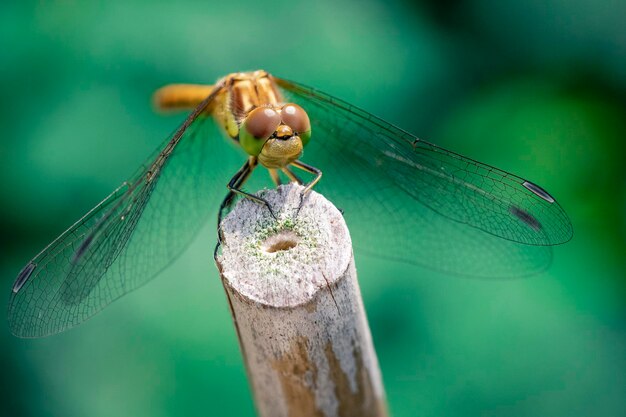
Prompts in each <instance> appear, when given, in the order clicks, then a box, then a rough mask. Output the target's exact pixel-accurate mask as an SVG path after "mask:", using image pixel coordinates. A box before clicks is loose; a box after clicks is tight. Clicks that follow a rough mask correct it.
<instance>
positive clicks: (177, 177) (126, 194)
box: [8, 70, 572, 337]
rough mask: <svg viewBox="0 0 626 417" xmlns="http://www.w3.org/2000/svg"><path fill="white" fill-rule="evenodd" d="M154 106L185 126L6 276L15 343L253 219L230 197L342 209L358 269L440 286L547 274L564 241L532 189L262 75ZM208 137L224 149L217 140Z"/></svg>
mask: <svg viewBox="0 0 626 417" xmlns="http://www.w3.org/2000/svg"><path fill="white" fill-rule="evenodd" d="M155 103H156V106H157V108H159V109H161V110H180V111H190V113H189V115H188V116H187V117H186V119H185V120H184V122H183V123H182V125H180V127H178V128H177V129H176V130H175V131H174V132H173V133H172V134H171V135H169V136H168V137H167V138H166V140H165V141H164V143H163V144H162V145H161V146H160V147H159V148H158V149H157V151H155V152H154V153H153V154H152V155H150V157H149V158H148V159H147V161H146V163H144V164H143V165H142V166H141V167H140V168H139V169H138V170H137V171H136V172H135V174H134V175H133V176H131V177H130V179H128V180H127V181H125V182H123V183H122V184H121V185H120V186H119V187H118V188H117V189H115V190H114V191H113V192H112V193H111V194H110V195H109V196H108V197H106V198H105V199H104V200H103V201H102V202H100V203H99V204H98V205H97V206H96V207H94V208H93V209H92V210H90V211H89V212H88V213H87V214H85V215H84V217H82V218H81V219H80V220H78V221H77V222H76V223H74V224H73V225H72V226H71V227H70V228H69V229H67V230H66V231H65V232H64V233H63V234H61V235H60V236H59V237H58V238H57V239H56V240H54V241H53V242H52V243H50V244H49V245H48V246H47V247H46V248H45V249H43V250H42V251H41V252H40V253H39V254H37V255H36V256H35V257H34V258H33V259H32V260H31V261H30V262H29V263H28V264H26V266H25V267H24V268H23V269H22V270H21V271H20V272H19V274H18V276H17V278H16V280H15V283H14V284H13V287H12V290H11V298H10V301H9V310H8V322H9V327H10V329H11V331H12V333H14V334H15V335H17V336H20V337H42V336H47V335H51V334H55V333H58V332H61V331H64V330H66V329H69V328H71V327H74V326H76V325H78V324H79V323H81V322H83V321H85V320H86V319H88V318H90V317H91V316H93V315H94V314H96V313H97V312H99V311H100V310H102V309H103V308H104V307H106V306H107V305H109V304H110V303H111V302H113V301H114V300H116V299H118V298H119V297H121V296H123V295H124V294H127V293H128V292H130V291H132V290H134V289H136V288H138V287H140V286H141V285H143V284H145V283H146V282H148V281H149V280H150V279H152V278H154V277H155V276H156V275H158V274H159V273H160V272H161V271H162V270H163V269H165V268H166V267H167V266H168V265H169V264H170V263H171V262H172V261H173V260H174V259H176V258H177V257H178V256H179V255H180V254H181V253H182V252H183V251H184V250H185V248H186V247H187V246H188V245H189V244H190V242H191V241H192V240H193V238H194V237H195V236H196V235H197V233H198V231H199V230H201V229H202V226H203V225H204V224H205V223H206V222H207V221H208V219H209V218H210V217H212V216H216V215H217V218H218V229H219V220H220V219H221V218H222V217H223V216H224V215H225V214H226V213H227V212H228V210H230V208H231V207H232V205H233V202H234V201H235V200H236V199H237V197H238V196H243V197H245V198H250V199H253V200H255V201H256V202H258V203H259V204H265V205H267V203H266V202H265V200H263V198H262V197H260V196H259V195H257V194H254V193H251V192H248V191H245V190H244V189H243V186H244V184H245V185H246V187H249V188H248V189H261V188H262V187H264V186H267V185H268V184H269V185H270V186H271V185H278V184H281V183H283V182H297V183H300V184H303V185H304V191H303V193H306V192H308V191H309V190H311V188H312V187H314V186H315V190H316V191H318V192H320V193H321V194H323V195H324V196H325V197H326V198H328V199H329V200H330V201H332V202H334V203H335V204H336V205H337V206H338V207H340V208H341V209H342V212H343V215H344V218H345V220H346V222H347V224H348V227H349V228H350V230H351V234H352V241H353V244H354V246H355V253H357V254H358V256H369V255H374V256H378V257H383V258H388V259H391V260H394V261H402V262H405V263H409V264H415V265H421V266H425V267H428V268H432V269H435V270H438V271H441V272H444V273H449V274H460V275H467V276H478V277H495V278H509V277H518V276H525V275H530V274H535V273H538V272H540V271H543V270H545V268H547V266H548V265H549V264H550V262H551V259H552V250H551V247H552V246H554V245H558V244H562V243H565V242H567V241H568V240H570V239H571V237H572V225H571V222H570V220H569V218H568V216H567V214H566V213H565V212H564V210H563V209H562V208H561V206H560V205H559V203H558V202H557V201H556V199H555V198H554V197H553V196H552V195H551V194H549V193H548V192H547V191H546V190H545V189H544V188H542V187H540V186H539V185H537V184H535V183H533V182H531V181H529V180H526V179H523V178H521V177H519V176H516V175H514V174H511V173H508V172H506V171H503V170H501V169H498V168H495V167H493V166H490V165H487V164H483V163H480V162H478V161H475V160H473V159H470V158H467V157H464V156H462V155H459V154H457V153H455V152H451V151H448V150H446V149H443V148H441V147H439V146H436V145H434V144H432V143H429V142H427V141H425V140H422V139H419V138H418V137H417V136H415V135H413V134H411V133H409V132H407V131H405V130H403V129H401V128H398V127H396V126H394V125H392V124H390V123H388V122H386V121H384V120H382V119H380V118H378V117H376V116H374V115H372V114H370V113H368V112H366V111H364V110H362V109H360V108H358V107H356V106H354V105H351V104H349V103H347V102H345V101H343V100H340V99H338V98H335V97H333V96H331V95H328V94H326V93H324V92H322V91H319V90H317V89H315V88H311V87H307V86H305V85H302V84H299V83H297V82H293V81H288V80H285V79H282V78H278V77H275V76H273V75H271V74H269V73H268V72H265V71H262V70H259V71H253V72H239V73H233V74H230V75H227V76H225V77H223V78H221V79H219V80H218V81H217V82H216V83H215V84H213V85H190V84H172V85H168V86H165V87H162V88H161V89H159V90H158V91H157V92H156V93H155ZM220 131H221V132H222V133H225V136H227V137H228V140H225V141H224V140H215V137H216V136H219V135H220ZM233 145H234V146H233ZM242 161H243V165H241V164H242ZM305 161H306V162H305ZM258 167H263V168H265V169H266V170H267V172H268V173H269V175H262V174H257V171H258V170H256V168H258ZM229 172H230V173H231V174H228V173H229ZM233 172H234V173H235V174H234V176H231V175H232V173H233ZM253 172H254V174H255V175H252V174H253ZM322 173H323V174H324V179H321V178H322ZM302 175H306V176H307V178H308V179H309V181H308V182H304V181H303V180H302V179H301V176H302ZM229 177H230V179H229ZM224 185H226V186H227V189H225V188H224ZM224 194H226V196H225V198H223V199H222V197H223V196H224ZM220 199H222V203H221V205H220V204H218V202H219V201H220ZM267 207H268V210H270V211H271V212H272V207H270V206H269V205H267ZM272 214H273V212H272ZM214 218H215V217H214ZM218 244H219V243H218ZM361 254H362V255H361Z"/></svg>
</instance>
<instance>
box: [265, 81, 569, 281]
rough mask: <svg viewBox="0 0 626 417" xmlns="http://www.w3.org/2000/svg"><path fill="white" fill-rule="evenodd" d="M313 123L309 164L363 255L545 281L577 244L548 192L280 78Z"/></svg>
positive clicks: (307, 150)
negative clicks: (555, 260) (559, 250)
mask: <svg viewBox="0 0 626 417" xmlns="http://www.w3.org/2000/svg"><path fill="white" fill-rule="evenodd" d="M276 82H277V83H278V85H279V86H280V87H281V88H282V90H283V94H284V96H285V100H286V101H293V102H295V103H299V104H300V105H301V106H302V107H303V108H304V109H305V110H306V111H307V113H308V114H309V117H310V119H311V125H312V132H313V134H312V138H311V141H310V143H309V144H308V145H307V147H306V148H305V151H304V155H303V157H302V160H303V161H304V162H306V163H309V164H312V165H314V166H316V167H317V168H319V169H321V170H322V171H323V173H324V177H323V179H322V181H321V182H320V183H319V185H317V186H316V190H317V191H319V192H321V193H323V194H324V195H325V196H326V197H328V198H330V199H332V200H333V201H334V202H335V204H336V205H337V206H338V207H340V208H342V209H343V210H344V213H345V214H344V215H345V218H346V220H347V221H348V225H349V226H350V228H351V233H352V235H353V242H354V245H355V247H356V248H357V249H359V248H360V249H363V250H365V251H367V252H371V253H375V254H376V255H378V256H383V257H388V258H392V259H399V260H404V261H407V262H410V263H415V264H420V265H425V266H428V267H434V268H436V269H438V270H441V271H445V272H452V273H458V274H462V275H473V276H482V277H511V276H521V275H527V274H531V273H535V272H538V271H540V270H542V269H544V268H545V267H546V266H547V265H548V264H549V263H550V261H551V249H550V245H555V244H559V243H563V242H566V241H567V240H569V239H570V238H571V236H572V227H571V224H570V221H569V219H568V217H567V215H566V214H565V212H564V211H563V209H562V208H561V207H560V206H559V204H558V203H557V202H556V201H555V200H554V198H552V196H550V195H549V194H548V193H547V192H546V191H545V190H543V189H542V188H540V187H538V186H537V185H535V184H533V183H531V182H529V181H526V180H524V179H522V178H520V177H518V176H515V175H513V174H509V173H507V172H505V171H502V170H499V169H497V168H494V167H491V166H489V165H485V164H482V163H480V162H477V161H474V160H471V159H469V158H466V157H463V156H461V155H458V154H456V153H453V152H450V151H447V150H445V149H442V148H440V147H437V146H435V145H433V144H431V143H428V142H426V141H423V140H420V139H418V138H417V137H415V136H413V135H411V134H410V133H407V132H405V131H403V130H401V129H399V128H397V127H395V126H393V125H391V124H389V123H387V122H385V121H383V120H381V119H379V118H377V117H375V116H373V115H371V114H369V113H367V112H365V111H363V110H361V109H358V108H356V107H354V106H352V105H350V104H348V103H346V102H344V101H342V100H339V99H336V98H334V97H331V96H329V95H327V94H325V93H322V92H320V91H318V90H315V89H312V88H309V87H305V86H302V85H300V84H297V83H294V82H291V81H286V80H281V79H277V80H276Z"/></svg>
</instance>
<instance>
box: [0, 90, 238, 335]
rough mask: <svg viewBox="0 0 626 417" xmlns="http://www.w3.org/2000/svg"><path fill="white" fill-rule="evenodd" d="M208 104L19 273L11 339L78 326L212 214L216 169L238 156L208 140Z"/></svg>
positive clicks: (144, 276)
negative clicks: (129, 177) (129, 176)
mask: <svg viewBox="0 0 626 417" xmlns="http://www.w3.org/2000/svg"><path fill="white" fill-rule="evenodd" d="M212 97H213V95H212V96H210V97H209V98H207V100H206V101H205V102H204V103H203V104H201V105H200V107H199V108H198V109H196V110H195V111H194V113H192V114H191V115H190V116H189V117H188V118H187V119H186V121H185V122H184V123H183V125H182V126H181V127H180V128H179V129H178V130H177V131H176V132H175V133H174V134H173V135H172V136H170V137H169V138H168V139H167V140H166V141H165V143H164V145H163V147H162V148H161V150H160V151H159V152H158V153H156V154H155V155H153V156H151V158H149V159H148V162H147V163H146V164H145V165H144V166H143V167H142V168H141V169H140V170H139V171H138V172H137V173H136V174H135V175H134V176H133V177H132V178H131V179H130V180H129V181H128V182H125V183H124V184H122V186H120V187H119V188H118V189H117V190H115V191H114V192H113V193H112V194H111V195H110V196H109V197H107V198H106V199H105V200H104V201H103V202H102V203H100V204H99V205H98V206H96V207H95V208H94V209H93V210H91V211H90V212H89V213H87V215H85V217H83V218H82V219H81V220H79V221H78V222H77V223H75V224H74V225H73V226H72V227H71V228H70V229H68V230H67V231H66V232H65V233H63V234H62V235H61V236H60V237H59V238H58V239H57V240H55V241H54V242H53V243H51V244H50V245H49V246H48V247H47V248H46V249H44V250H43V251H42V252H41V253H40V254H39V255H37V256H36V257H35V258H34V259H33V260H32V261H31V262H30V263H29V264H28V265H27V266H26V267H25V268H24V270H22V272H21V273H20V274H19V276H18V279H17V280H16V282H15V284H14V286H13V291H12V294H11V299H10V302H9V326H10V328H11V331H12V332H13V333H14V334H16V335H18V336H22V337H40V336H45V335H50V334H54V333H57V332H60V331H62V330H65V329H67V328H70V327H73V326H75V325H77V324H79V323H81V322H82V321H84V320H86V319H87V318H89V317H91V316H92V315H94V314H95V313H97V312H98V311H100V310H101V309H102V308H104V307H105V306H107V305H108V304H109V303H111V302H112V301H114V300H115V299H117V298H119V297H121V296H122V295H124V294H126V293H128V292H129V291H131V290H133V289H135V288H137V287H139V286H141V285H142V284H144V283H145V282H147V281H148V280H150V279H151V278H153V277H154V276H156V275H157V274H158V273H159V272H160V271H161V270H162V269H164V268H165V267H166V266H167V265H169V264H170V263H171V262H172V261H173V260H174V259H175V258H176V257H178V256H179V255H180V253H181V252H182V251H183V250H184V249H185V247H186V246H187V245H188V244H189V243H190V242H191V240H192V239H193V237H194V236H195V235H196V233H197V232H198V231H199V229H200V228H201V226H202V225H203V223H204V222H205V221H206V220H207V218H208V217H209V216H210V215H211V214H215V209H216V207H217V204H216V200H217V199H218V198H219V196H220V194H221V193H222V190H223V189H224V184H225V182H226V180H227V175H228V174H225V176H224V178H223V179H222V180H219V179H217V178H216V170H215V169H213V168H214V167H217V166H219V167H220V168H221V167H225V169H228V168H227V166H228V165H229V164H228V163H226V162H227V161H229V160H231V161H233V162H234V161H236V155H234V152H233V151H232V150H230V153H229V149H221V148H220V149H216V148H219V147H220V144H221V143H222V142H223V141H215V140H212V139H213V137H214V136H217V135H218V131H217V129H216V126H215V124H214V123H213V121H212V119H211V118H210V117H208V116H207V115H206V114H205V113H203V112H202V110H203V108H204V107H206V105H207V104H208V103H209V101H210V100H212ZM223 151H224V152H223ZM229 158H230V159H229ZM233 166H235V167H236V166H237V164H236V162H235V163H234V165H233Z"/></svg>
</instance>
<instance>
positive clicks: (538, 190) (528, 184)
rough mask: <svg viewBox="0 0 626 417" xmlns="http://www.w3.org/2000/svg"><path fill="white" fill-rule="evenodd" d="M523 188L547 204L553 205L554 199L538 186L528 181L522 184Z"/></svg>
mask: <svg viewBox="0 0 626 417" xmlns="http://www.w3.org/2000/svg"><path fill="white" fill-rule="evenodd" d="M522 185H523V186H524V187H526V188H527V189H529V190H530V191H532V192H533V194H535V195H537V196H539V197H541V198H543V199H544V200H546V201H547V202H548V203H554V197H552V196H551V195H550V194H548V192H547V191H546V190H544V189H543V188H541V187H540V186H538V185H537V184H533V183H532V182H530V181H524V183H523V184H522Z"/></svg>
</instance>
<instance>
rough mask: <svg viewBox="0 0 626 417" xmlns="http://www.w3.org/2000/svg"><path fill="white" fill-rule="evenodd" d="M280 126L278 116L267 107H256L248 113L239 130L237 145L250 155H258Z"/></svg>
mask: <svg viewBox="0 0 626 417" xmlns="http://www.w3.org/2000/svg"><path fill="white" fill-rule="evenodd" d="M279 125H280V115H279V114H278V113H277V112H276V110H274V109H271V108H269V107H258V108H256V109H254V110H252V111H251V112H250V113H248V116H246V118H245V119H244V121H243V123H242V124H241V127H240V128H239V143H240V144H241V146H242V147H243V149H244V150H245V151H246V152H247V153H248V154H250V155H258V154H260V153H261V149H262V148H263V145H264V144H265V141H266V140H267V139H268V138H269V137H270V136H272V134H273V133H274V132H275V131H276V129H277V128H278V126H279Z"/></svg>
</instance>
